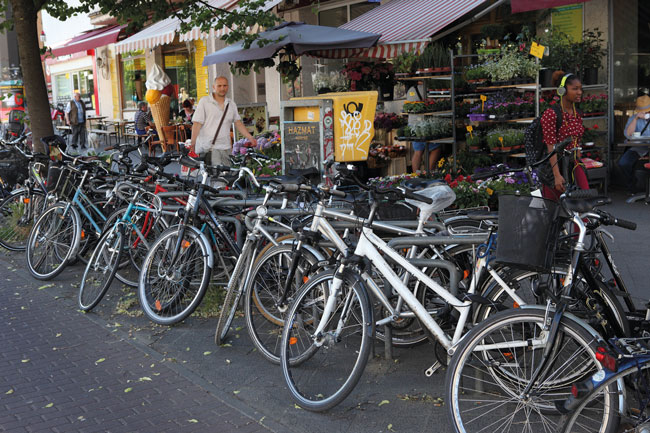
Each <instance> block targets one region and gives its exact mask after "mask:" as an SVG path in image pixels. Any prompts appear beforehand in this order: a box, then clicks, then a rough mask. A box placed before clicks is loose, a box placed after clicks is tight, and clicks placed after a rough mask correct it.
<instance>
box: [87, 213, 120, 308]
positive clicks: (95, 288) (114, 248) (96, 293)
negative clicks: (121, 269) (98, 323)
mask: <svg viewBox="0 0 650 433" xmlns="http://www.w3.org/2000/svg"><path fill="white" fill-rule="evenodd" d="M122 230H123V228H122V227H119V226H118V225H115V226H113V228H111V229H109V230H108V231H106V232H105V233H104V234H103V235H102V237H101V238H99V241H98V242H97V246H96V247H95V250H94V251H93V253H92V255H91V256H90V259H89V260H88V264H87V265H86V270H85V271H84V275H83V277H82V279H81V286H80V287H79V307H80V308H81V309H82V310H83V311H90V310H92V309H93V308H95V307H96V306H97V304H99V301H101V300H102V298H103V297H104V295H105V294H106V291H107V290H108V288H109V286H110V285H111V283H112V282H113V278H114V277H115V272H117V267H118V264H119V263H120V256H121V255H122V248H123V246H122V245H123V243H124V236H123V235H122Z"/></svg>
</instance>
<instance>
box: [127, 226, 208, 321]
mask: <svg viewBox="0 0 650 433" xmlns="http://www.w3.org/2000/svg"><path fill="white" fill-rule="evenodd" d="M181 229H184V230H183V231H184V233H183V238H182V239H181V240H180V242H181V245H182V246H181V252H180V253H179V257H178V258H177V261H176V262H174V263H170V261H171V259H172V257H171V254H173V251H174V247H175V245H176V242H177V241H178V238H179V236H180V231H181ZM212 263H213V256H212V251H211V250H210V248H209V246H208V245H207V243H206V241H205V238H204V237H203V236H202V234H201V232H200V231H198V229H196V228H194V227H192V226H183V227H181V226H172V227H170V228H169V229H167V230H165V231H164V232H163V233H162V234H161V236H160V237H159V238H158V239H157V240H156V242H154V244H153V245H152V246H151V249H150V250H149V253H148V254H147V256H146V257H145V259H144V262H143V264H142V271H141V272H140V278H139V280H138V298H139V300H140V306H141V307H142V310H143V311H144V313H145V315H146V316H147V317H148V318H149V319H150V320H152V321H153V322H155V323H158V324H161V325H172V324H174V323H178V322H180V321H182V320H184V319H185V318H187V317H188V316H189V315H190V314H192V313H193V312H194V310H195V309H196V307H198V305H199V304H200V303H201V300H202V299H203V295H204V294H205V291H206V289H207V287H208V283H209V281H210V275H211V273H212ZM197 266H198V270H197Z"/></svg>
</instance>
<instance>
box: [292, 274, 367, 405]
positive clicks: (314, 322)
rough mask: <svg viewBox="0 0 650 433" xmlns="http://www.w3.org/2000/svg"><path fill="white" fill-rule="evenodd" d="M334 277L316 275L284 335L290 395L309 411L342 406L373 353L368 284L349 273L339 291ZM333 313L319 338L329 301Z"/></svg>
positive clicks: (302, 292)
mask: <svg viewBox="0 0 650 433" xmlns="http://www.w3.org/2000/svg"><path fill="white" fill-rule="evenodd" d="M335 283H336V280H334V281H332V280H331V273H329V272H327V271H326V272H323V273H321V274H318V275H316V276H314V277H313V278H312V279H311V280H310V281H309V282H308V283H307V284H306V285H304V286H303V288H302V289H301V290H300V292H299V293H298V294H297V295H296V299H295V301H294V303H293V304H292V305H291V308H290V309H289V313H288V314H287V320H286V322H285V325H284V329H283V331H282V342H281V346H280V352H281V357H280V361H281V362H280V363H281V365H282V373H283V375H284V379H285V381H286V382H287V386H288V387H289V391H290V392H291V397H292V398H293V399H294V400H295V401H296V403H298V405H300V406H301V407H302V408H304V409H308V410H312V411H324V410H327V409H330V408H332V407H334V406H336V405H337V404H339V403H340V402H341V401H343V399H345V397H347V396H348V394H350V392H351V391H352V390H353V389H354V387H355V386H356V384H357V383H358V382H359V379H360V378H361V374H362V373H363V370H364V369H365V367H366V363H367V362H368V356H369V354H370V336H371V335H372V326H373V319H372V310H371V309H370V305H369V301H368V295H367V294H366V292H365V289H364V287H363V285H362V284H361V283H360V280H359V279H356V278H355V276H354V275H352V274H349V273H345V274H344V275H343V281H342V284H341V287H340V289H339V290H338V291H336V292H334V290H333V287H334V285H335ZM331 296H335V298H334V299H333V300H334V309H333V311H332V314H331V315H330V317H329V318H328V319H327V322H326V323H325V325H324V327H323V328H322V332H320V333H319V334H318V335H315V332H316V331H317V329H318V327H319V325H320V323H321V321H322V320H325V319H324V318H323V317H322V315H323V311H324V307H325V305H326V302H327V300H328V299H330V297H331Z"/></svg>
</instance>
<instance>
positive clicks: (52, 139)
mask: <svg viewBox="0 0 650 433" xmlns="http://www.w3.org/2000/svg"><path fill="white" fill-rule="evenodd" d="M41 143H42V144H43V146H44V147H45V154H46V155H49V156H50V157H51V158H54V159H59V156H58V150H57V151H56V152H55V153H54V154H53V153H52V152H53V151H54V149H55V148H56V147H58V148H59V149H61V150H62V151H64V152H65V149H66V147H67V144H66V142H65V140H64V139H63V137H61V136H59V135H50V136H48V137H43V138H41Z"/></svg>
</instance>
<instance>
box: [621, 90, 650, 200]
mask: <svg viewBox="0 0 650 433" xmlns="http://www.w3.org/2000/svg"><path fill="white" fill-rule="evenodd" d="M639 93H640V94H639V97H638V98H636V113H634V115H633V116H631V117H630V118H629V119H628V121H627V125H625V138H627V139H628V140H634V139H638V138H639V137H647V139H650V127H649V126H650V96H648V94H647V93H644V92H643V91H641V92H639ZM647 154H648V146H634V147H628V148H627V150H626V151H625V153H624V154H623V156H621V159H619V160H618V167H619V168H620V169H621V173H622V174H623V177H624V179H625V184H626V186H627V189H628V192H629V193H630V194H634V193H635V192H636V185H637V179H636V175H635V173H634V166H635V165H636V163H637V161H638V160H639V158H641V157H642V156H646V155H647Z"/></svg>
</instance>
